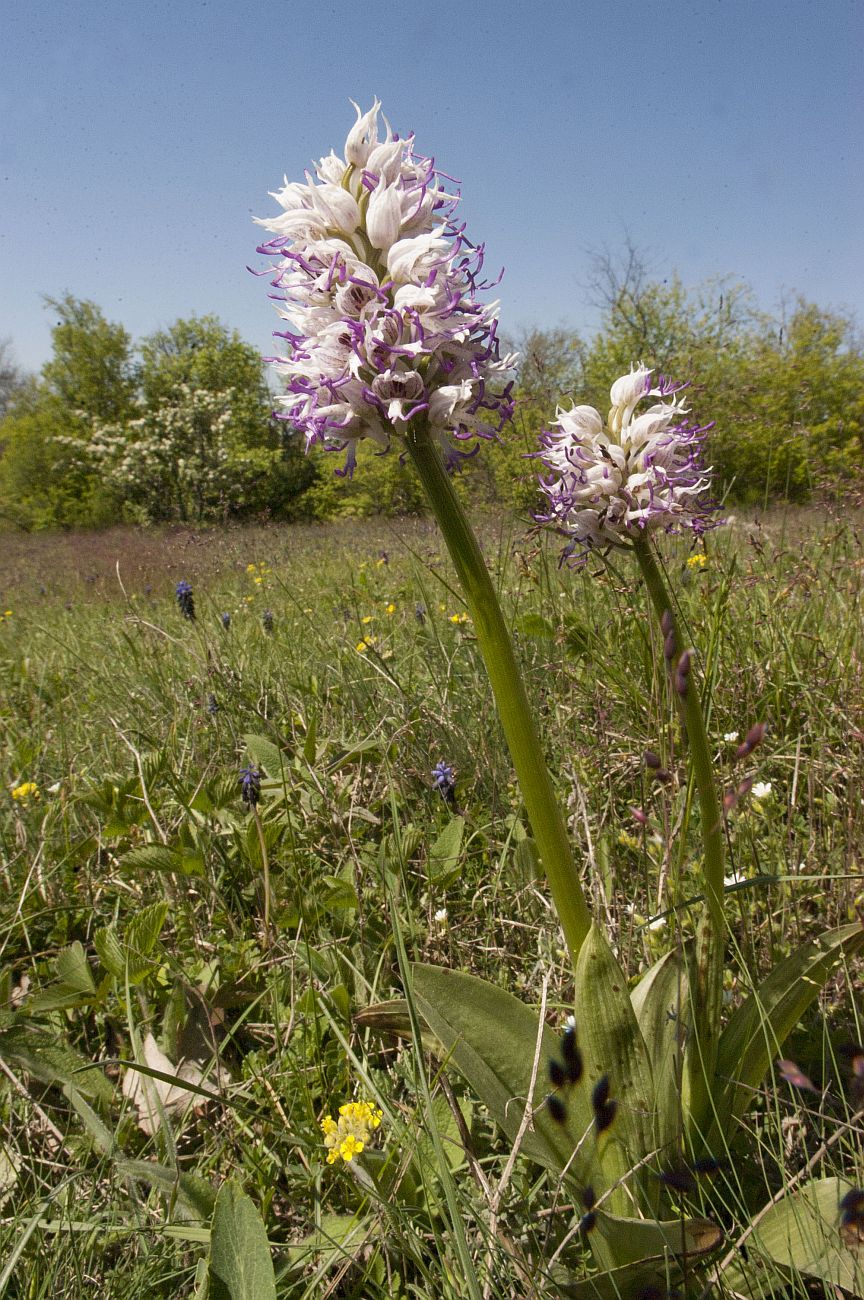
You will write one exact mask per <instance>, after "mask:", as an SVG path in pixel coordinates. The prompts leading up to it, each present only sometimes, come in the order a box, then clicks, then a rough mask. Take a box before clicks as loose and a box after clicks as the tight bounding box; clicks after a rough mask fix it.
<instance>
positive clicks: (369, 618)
mask: <svg viewBox="0 0 864 1300" xmlns="http://www.w3.org/2000/svg"><path fill="white" fill-rule="evenodd" d="M374 617H375V615H374V614H364V616H363V618H361V620H360V622H361V623H362V624H363V626H364V627H367V626H368V624H369V623H371V622H372V619H373V618H374Z"/></svg>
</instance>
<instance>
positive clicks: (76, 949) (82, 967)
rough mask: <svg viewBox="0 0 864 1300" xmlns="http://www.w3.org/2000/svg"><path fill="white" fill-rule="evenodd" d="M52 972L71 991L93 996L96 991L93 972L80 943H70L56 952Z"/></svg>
mask: <svg viewBox="0 0 864 1300" xmlns="http://www.w3.org/2000/svg"><path fill="white" fill-rule="evenodd" d="M54 972H55V974H56V976H57V979H58V980H59V982H60V983H61V984H62V985H64V987H65V988H67V989H69V990H70V991H71V992H73V993H83V994H87V995H88V996H93V995H94V994H95V993H96V984H95V983H94V980H93V974H92V972H91V970H90V966H89V963H88V961H87V956H86V954H85V952H84V948H83V947H82V945H81V944H80V943H78V942H75V943H70V945H69V947H68V948H63V949H62V951H61V952H59V953H58V954H57V959H56V961H55V962H54Z"/></svg>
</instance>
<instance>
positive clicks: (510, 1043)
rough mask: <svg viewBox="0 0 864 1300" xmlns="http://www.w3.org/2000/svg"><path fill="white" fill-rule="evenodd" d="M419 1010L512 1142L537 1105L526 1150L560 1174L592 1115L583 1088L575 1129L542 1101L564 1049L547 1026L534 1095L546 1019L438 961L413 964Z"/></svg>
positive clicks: (508, 995)
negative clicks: (551, 1063) (553, 1063)
mask: <svg viewBox="0 0 864 1300" xmlns="http://www.w3.org/2000/svg"><path fill="white" fill-rule="evenodd" d="M411 970H412V979H413V985H414V996H415V999H416V1001H417V1006H418V1009H419V1011H420V1013H421V1015H422V1016H423V1019H424V1020H425V1021H426V1023H427V1025H428V1026H429V1028H430V1029H431V1030H432V1033H433V1034H435V1036H436V1037H437V1038H438V1039H439V1040H440V1042H441V1043H442V1044H443V1046H444V1048H445V1050H446V1052H447V1054H448V1055H447V1059H448V1061H451V1062H452V1063H453V1064H454V1065H455V1066H456V1068H457V1069H458V1070H459V1071H460V1073H461V1074H462V1075H463V1076H464V1078H465V1079H466V1080H467V1082H468V1084H469V1085H470V1086H471V1088H473V1090H474V1092H475V1093H476V1095H477V1096H478V1097H479V1098H480V1100H481V1101H482V1102H483V1104H484V1105H485V1106H486V1108H487V1109H488V1111H489V1113H490V1114H491V1115H492V1117H493V1119H494V1120H495V1121H496V1122H497V1123H498V1124H500V1126H501V1128H502V1129H503V1130H504V1132H505V1133H506V1134H507V1136H508V1137H509V1138H511V1140H512V1139H513V1138H515V1136H516V1134H517V1132H518V1130H519V1127H520V1124H521V1121H522V1116H523V1113H524V1111H525V1106H526V1104H528V1103H529V1102H530V1104H531V1106H532V1107H533V1108H534V1116H533V1124H532V1126H529V1128H528V1129H527V1131H526V1132H525V1134H524V1136H523V1140H522V1151H523V1153H524V1154H525V1155H526V1156H528V1157H530V1158H531V1159H532V1160H536V1161H537V1162H538V1163H539V1164H542V1165H544V1166H545V1167H546V1168H547V1169H552V1170H555V1171H556V1172H557V1171H560V1170H561V1169H563V1168H564V1166H565V1165H566V1164H567V1162H568V1160H569V1159H570V1157H571V1156H572V1154H573V1149H574V1147H575V1145H576V1142H577V1141H578V1139H579V1137H581V1135H582V1133H583V1132H584V1131H585V1128H586V1127H587V1124H588V1122H589V1114H590V1112H588V1110H587V1108H586V1102H585V1099H584V1094H583V1091H582V1090H576V1096H577V1101H578V1105H577V1108H575V1110H576V1113H575V1114H574V1116H573V1118H572V1120H571V1123H570V1125H569V1126H568V1127H564V1126H561V1125H557V1124H555V1123H554V1122H553V1121H552V1119H551V1118H550V1117H549V1113H548V1111H547V1110H546V1108H545V1106H543V1105H542V1098H543V1093H544V1092H545V1091H546V1089H547V1087H548V1075H547V1068H548V1062H549V1060H550V1058H551V1057H552V1056H554V1055H556V1053H557V1051H558V1040H557V1039H556V1037H555V1035H554V1034H553V1032H552V1030H551V1029H548V1028H545V1027H544V1029H543V1038H542V1046H541V1052H540V1062H539V1068H538V1071H537V1080H536V1083H535V1088H534V1093H533V1094H532V1096H531V1097H530V1098H529V1096H528V1089H529V1084H530V1081H531V1069H532V1065H533V1062H534V1054H535V1051H536V1048H537V1033H538V1029H539V1024H540V1021H539V1016H538V1014H537V1012H536V1011H534V1010H533V1009H532V1008H531V1007H526V1006H525V1004H524V1002H520V1001H519V999H518V998H515V997H514V996H513V994H512V993H507V992H506V991H505V990H504V989H500V988H498V987H497V986H496V985H494V984H489V983H487V982H486V980H481V979H478V978H477V977H476V976H475V975H466V974H464V973H463V972H462V971H453V970H447V969H445V968H442V967H439V966H425V965H420V964H415V965H414V966H412V968H411Z"/></svg>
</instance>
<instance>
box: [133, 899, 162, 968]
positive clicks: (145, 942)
mask: <svg viewBox="0 0 864 1300" xmlns="http://www.w3.org/2000/svg"><path fill="white" fill-rule="evenodd" d="M167 915H168V904H167V903H166V902H165V900H164V899H163V900H162V901H161V902H159V903H152V904H151V905H150V907H144V908H142V909H141V911H140V912H136V913H135V915H134V916H133V918H132V920H131V921H130V922H129V924H128V926H127V927H126V933H125V935H124V938H125V940H126V943H127V945H128V947H129V948H130V949H131V951H132V952H133V953H134V954H136V955H140V956H141V957H149V956H150V955H151V953H152V952H153V949H154V948H155V947H156V940H157V939H158V938H159V935H160V934H161V933H162V927H163V925H164V924H165V918H166V917H167Z"/></svg>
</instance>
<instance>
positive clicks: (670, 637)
mask: <svg viewBox="0 0 864 1300" xmlns="http://www.w3.org/2000/svg"><path fill="white" fill-rule="evenodd" d="M677 648H678V641H677V638H676V636H675V633H674V632H669V633H668V634H667V636H666V637H665V638H664V641H663V656H664V658H665V659H674V658H675V651H676V650H677Z"/></svg>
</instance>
